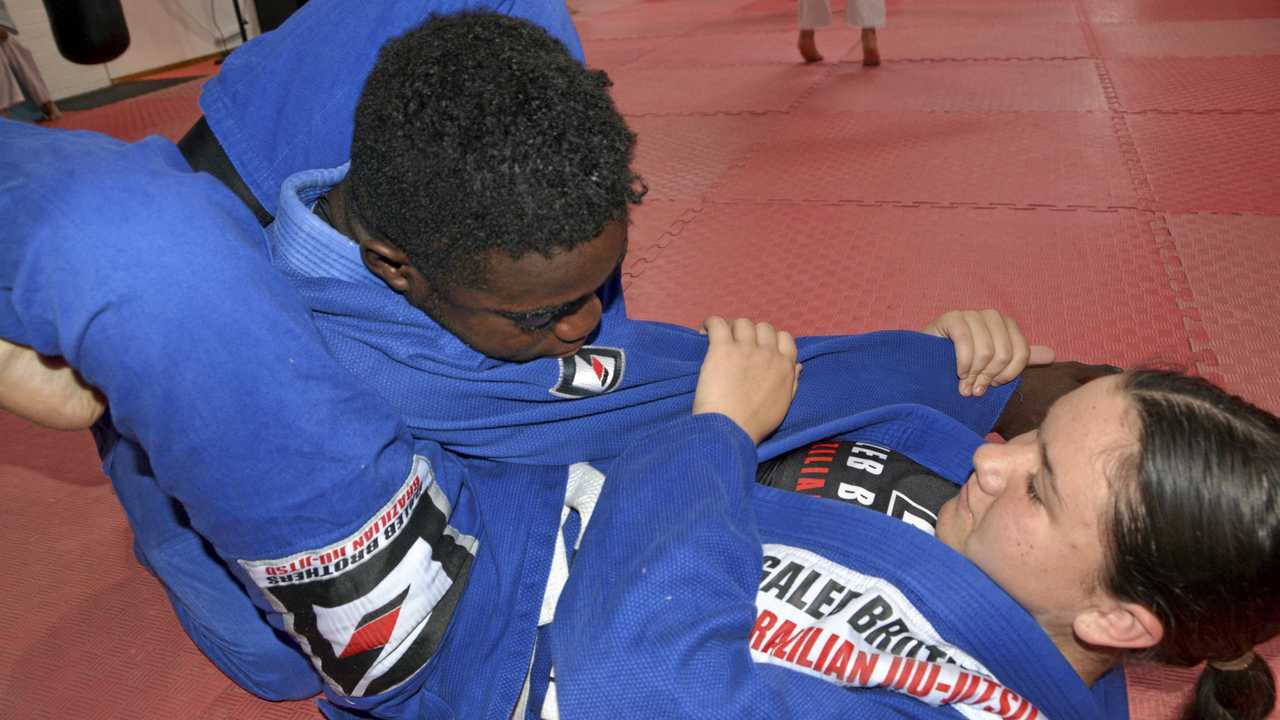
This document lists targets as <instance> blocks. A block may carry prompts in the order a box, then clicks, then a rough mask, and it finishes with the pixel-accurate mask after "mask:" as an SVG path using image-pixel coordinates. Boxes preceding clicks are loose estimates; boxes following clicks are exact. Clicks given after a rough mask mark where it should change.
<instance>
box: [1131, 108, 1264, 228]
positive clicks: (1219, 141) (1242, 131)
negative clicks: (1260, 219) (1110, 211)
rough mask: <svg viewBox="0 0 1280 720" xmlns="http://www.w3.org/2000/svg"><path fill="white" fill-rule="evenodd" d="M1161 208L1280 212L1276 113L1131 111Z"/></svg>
mask: <svg viewBox="0 0 1280 720" xmlns="http://www.w3.org/2000/svg"><path fill="white" fill-rule="evenodd" d="M1128 124H1129V129H1130V132H1131V133H1132V135H1133V141H1134V144H1135V145H1136V146H1137V149H1138V155H1139V156H1140V157H1141V159H1142V167H1143V169H1144V171H1145V172H1146V176H1147V180H1148V181H1149V182H1150V183H1151V187H1152V190H1153V192H1154V193H1155V202H1156V207H1157V209H1160V210H1170V211H1174V212H1187V211H1196V210H1205V211H1218V212H1253V213H1262V214H1270V215H1277V214H1280V133H1277V132H1276V130H1277V127H1278V125H1277V118H1276V116H1275V115H1252V114H1244V115H1190V114H1187V115H1155V114H1152V115H1130V116H1129V118H1128Z"/></svg>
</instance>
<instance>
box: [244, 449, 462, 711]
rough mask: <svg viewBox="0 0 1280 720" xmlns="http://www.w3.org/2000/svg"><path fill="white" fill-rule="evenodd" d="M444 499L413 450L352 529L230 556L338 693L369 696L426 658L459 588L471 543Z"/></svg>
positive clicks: (396, 681)
mask: <svg viewBox="0 0 1280 720" xmlns="http://www.w3.org/2000/svg"><path fill="white" fill-rule="evenodd" d="M451 513H452V507H451V505H450V503H449V498H448V497H447V496H445V494H444V493H443V492H442V491H441V490H440V488H439V486H438V485H436V483H435V478H434V476H433V474H432V469H431V464H430V462H428V461H427V460H426V458H423V457H415V458H414V464H413V469H412V471H411V472H410V473H409V478H408V479H407V480H406V481H405V483H404V485H402V486H401V487H400V489H399V490H398V491H397V492H396V494H395V495H394V496H393V497H392V498H391V500H390V501H389V502H387V504H386V505H384V506H383V507H382V508H381V509H380V510H379V511H378V512H377V513H375V514H374V515H373V516H372V517H371V518H369V519H368V521H366V522H365V523H364V525H363V526H362V527H361V528H360V529H359V530H358V531H356V532H355V533H353V534H352V535H350V536H348V537H346V538H344V539H342V540H340V541H338V542H336V543H332V544H330V545H327V546H325V547H321V548H317V549H314V550H309V551H305V552H301V553H297V554H294V555H291V556H289V557H284V558H277V559H273V560H257V561H248V560H242V561H240V565H241V567H243V568H244V569H245V571H246V572H247V573H248V574H249V577H250V578H252V580H253V582H254V583H255V584H257V586H258V587H259V588H261V589H262V591H263V593H264V594H265V595H266V598H267V600H268V601H269V602H270V603H271V605H272V607H274V608H275V609H276V610H277V611H279V612H280V613H281V615H282V616H283V618H284V621H285V625H286V627H287V628H288V630H289V632H290V634H291V635H293V637H294V639H295V640H297V641H298V643H299V644H300V645H301V646H302V648H303V650H304V651H305V652H307V653H308V654H309V655H310V656H311V661H312V663H313V664H314V665H315V666H316V669H317V670H319V671H320V674H321V675H322V676H323V677H324V678H325V680H326V682H328V683H329V685H330V686H331V687H333V688H334V689H335V690H337V691H338V692H341V693H342V694H344V695H349V696H353V697H363V696H366V695H375V694H378V693H381V692H385V691H387V690H391V689H393V688H395V687H397V686H398V685H400V684H401V683H403V682H405V681H406V680H408V679H409V678H410V677H412V676H413V674H414V673H416V672H417V671H418V669H419V668H421V667H422V666H423V665H425V664H426V662H427V661H428V660H429V659H430V658H431V655H432V654H433V653H434V652H435V649H436V647H437V645H439V643H440V639H441V638H442V637H443V636H444V632H445V629H446V628H447V627H448V624H449V620H450V618H451V617H452V616H453V611H454V609H455V608H456V607H457V604H458V599H459V598H460V597H461V596H462V591H463V589H464V588H465V587H466V580H467V575H468V573H469V572H470V570H471V563H472V561H473V560H474V559H475V552H476V547H477V545H478V541H477V539H476V538H474V537H472V536H470V535H466V534H463V533H461V532H459V531H458V530H457V529H456V528H454V527H453V526H451V525H450V524H449V517H450V514H451Z"/></svg>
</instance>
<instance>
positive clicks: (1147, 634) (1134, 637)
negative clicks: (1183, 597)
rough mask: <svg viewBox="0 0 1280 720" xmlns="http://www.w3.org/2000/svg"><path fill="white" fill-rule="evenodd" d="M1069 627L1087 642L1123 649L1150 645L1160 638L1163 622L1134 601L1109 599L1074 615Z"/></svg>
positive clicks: (1162, 632)
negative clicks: (1102, 603)
mask: <svg viewBox="0 0 1280 720" xmlns="http://www.w3.org/2000/svg"><path fill="white" fill-rule="evenodd" d="M1071 629H1072V630H1073V631H1074V632H1075V634H1076V637H1078V638H1079V639H1080V640H1081V641H1082V642H1084V643H1086V644H1088V645H1096V646H1099V647H1109V648H1117V649H1124V650H1141V649H1143V648H1149V647H1154V646H1156V645H1158V644H1159V643H1160V640H1162V639H1163V638H1164V623H1162V622H1160V618H1158V617H1156V615H1155V613H1153V612H1151V611H1150V610H1148V609H1147V608H1145V607H1143V606H1142V605H1139V604H1137V603H1131V602H1118V601H1113V602H1110V603H1108V604H1107V605H1106V606H1101V607H1099V606H1094V607H1093V608H1090V609H1089V610H1086V611H1085V612H1082V613H1080V614H1079V615H1077V616H1076V619H1075V621H1074V622H1072V624H1071Z"/></svg>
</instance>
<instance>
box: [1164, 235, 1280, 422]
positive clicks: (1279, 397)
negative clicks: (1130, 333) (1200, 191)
mask: <svg viewBox="0 0 1280 720" xmlns="http://www.w3.org/2000/svg"><path fill="white" fill-rule="evenodd" d="M1168 228H1169V232H1170V233H1171V236H1172V238H1173V242H1174V246H1175V247H1176V249H1177V253H1178V257H1179V258H1180V259H1181V267H1180V270H1181V273H1182V274H1183V276H1184V277H1185V283H1186V285H1187V287H1188V288H1189V289H1190V292H1191V296H1192V301H1191V304H1192V306H1193V307H1194V308H1195V310H1196V311H1197V317H1196V319H1197V320H1198V323H1197V324H1196V325H1197V327H1195V328H1194V330H1195V332H1193V334H1192V340H1193V345H1194V347H1195V348H1196V349H1197V350H1209V351H1211V352H1212V356H1213V358H1214V359H1215V360H1216V367H1215V368H1214V370H1215V372H1216V374H1217V375H1218V376H1219V377H1220V379H1221V380H1223V381H1224V382H1225V383H1226V385H1227V387H1228V388H1230V389H1231V390H1232V391H1234V392H1238V393H1240V394H1243V395H1244V396H1246V397H1249V398H1256V399H1258V400H1259V401H1260V402H1261V403H1262V404H1263V405H1264V406H1266V407H1267V408H1268V409H1269V410H1271V411H1272V412H1280V373H1278V372H1277V370H1278V369H1280V343H1277V342H1276V334H1277V332H1280V293H1277V292H1276V281H1277V278H1276V271H1277V269H1278V268H1280V217H1261V216H1256V215H1241V216H1232V215H1173V216H1170V217H1169V219H1168ZM1179 280H1180V281H1181V280H1182V278H1179Z"/></svg>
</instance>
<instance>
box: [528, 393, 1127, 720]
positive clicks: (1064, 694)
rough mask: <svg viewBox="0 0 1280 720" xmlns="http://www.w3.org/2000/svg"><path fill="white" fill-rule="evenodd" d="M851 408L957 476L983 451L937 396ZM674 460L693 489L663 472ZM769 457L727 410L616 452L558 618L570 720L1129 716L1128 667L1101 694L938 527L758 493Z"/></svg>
mask: <svg viewBox="0 0 1280 720" xmlns="http://www.w3.org/2000/svg"><path fill="white" fill-rule="evenodd" d="M849 420H850V426H849V430H850V432H849V433H848V436H849V437H857V438H858V439H859V440H864V441H869V442H874V443H877V444H882V445H884V446H886V447H892V448H894V449H897V450H898V451H899V452H903V453H905V454H907V455H909V456H911V457H912V458H913V459H914V460H916V461H917V462H919V463H921V464H923V465H925V466H926V467H929V468H930V469H932V470H934V471H935V472H938V473H940V474H942V475H944V476H946V477H947V478H948V479H950V480H952V481H953V482H957V483H959V482H961V481H962V480H963V478H964V477H965V475H967V473H968V470H969V465H970V463H969V458H971V457H972V454H973V451H974V449H975V448H976V447H977V445H978V444H979V443H980V439H979V438H978V437H977V436H976V435H975V434H973V433H972V432H971V431H970V430H969V429H968V428H965V427H963V426H961V425H960V424H958V423H956V422H955V421H953V420H951V419H950V418H947V417H945V416H942V415H941V414H939V413H937V412H935V411H933V410H930V409H928V408H924V407H920V406H914V405H897V406H891V407H886V408H881V409H878V410H874V411H870V412H866V413H862V414H861V415H860V416H859V417H857V418H850V419H849ZM673 464H674V465H675V466H678V467H679V468H680V474H679V477H678V478H677V479H676V480H677V481H676V482H670V483H656V482H654V481H653V478H654V477H660V476H661V474H662V473H666V472H670V470H669V468H671V467H672V466H673ZM755 468H756V456H755V453H754V452H753V448H752V446H751V442H750V440H749V439H748V438H747V437H746V435H745V434H744V433H742V431H741V430H739V429H738V428H737V427H736V426H734V425H732V424H731V423H730V422H728V421H727V419H725V418H723V417H719V416H699V417H690V418H687V419H685V420H682V421H679V422H676V423H670V424H667V425H665V426H663V427H661V428H660V429H658V430H656V431H654V432H653V433H651V434H650V435H649V436H648V437H645V438H642V439H639V440H637V441H636V443H635V444H634V445H633V446H632V447H631V449H630V450H628V451H627V452H625V453H624V454H623V455H622V456H621V457H619V458H618V459H617V460H616V461H615V463H614V464H613V470H612V473H611V476H610V479H609V482H608V483H606V485H605V486H604V490H603V492H602V493H601V495H600V498H599V502H598V504H597V505H596V507H595V511H594V515H593V519H592V521H591V525H590V526H589V527H588V528H587V530H586V536H585V537H584V540H583V543H582V548H581V550H579V551H578V553H577V555H576V557H575V558H574V567H573V572H572V574H571V575H570V576H569V581H568V584H567V585H566V587H565V590H564V593H563V594H562V595H561V597H560V601H559V605H558V606H557V610H556V622H555V623H554V624H553V625H552V627H551V638H552V654H553V657H554V662H555V674H556V694H557V696H558V708H559V716H560V717H564V718H575V719H576V718H617V717H664V718H666V717H671V718H676V717H697V718H707V719H713V718H725V719H732V720H740V719H741V718H805V719H807V720H813V719H816V718H828V717H829V718H845V719H848V718H885V717H910V718H925V717H951V718H954V717H957V714H962V715H964V716H966V717H971V718H972V717H988V718H998V717H1000V718H1009V719H1010V720H1014V719H1016V720H1034V718H1044V717H1049V718H1054V719H1055V720H1063V719H1065V718H1072V719H1079V720H1084V719H1086V718H1087V719H1096V720H1100V719H1102V718H1126V717H1127V716H1128V701H1127V697H1126V695H1125V688H1124V678H1123V672H1122V671H1120V670H1115V671H1113V672H1111V673H1109V674H1107V675H1106V676H1104V677H1103V678H1102V679H1101V680H1099V681H1098V682H1097V683H1095V684H1094V686H1093V687H1092V688H1089V687H1086V686H1085V685H1084V683H1083V682H1082V681H1081V680H1080V678H1079V676H1078V675H1076V673H1075V672H1074V670H1072V668H1071V666H1070V665H1069V664H1068V663H1067V661H1066V659H1065V658H1064V657H1063V656H1062V654H1061V653H1060V652H1058V650H1057V648H1056V647H1054V645H1053V643H1052V642H1051V641H1050V640H1049V638H1048V636H1046V635H1045V634H1044V632H1043V631H1042V630H1041V629H1040V627H1039V625H1037V624H1036V622H1035V620H1034V619H1033V618H1032V617H1031V616H1030V615H1029V614H1027V612H1026V611H1025V610H1023V609H1022V608H1021V607H1020V606H1019V605H1018V604H1017V603H1016V602H1015V601H1014V600H1013V599H1012V598H1010V597H1009V596H1008V595H1007V594H1005V592H1004V591H1003V590H1001V589H1000V588H999V587H998V586H997V585H995V583H993V582H992V581H991V579H990V578H988V577H987V576H986V575H985V574H983V573H982V572H981V571H980V570H979V569H978V568H977V567H976V566H975V565H973V564H972V563H970V562H969V561H968V560H966V559H965V558H964V557H962V556H961V555H959V554H958V553H956V552H954V551H952V550H951V549H950V548H948V547H947V546H945V545H943V544H942V543H941V542H939V541H938V540H936V539H935V538H934V537H932V536H931V535H929V534H927V533H925V532H922V531H920V530H918V529H916V528H914V527H912V526H910V525H908V524H906V523H903V522H901V521H900V520H897V519H895V518H892V517H889V516H886V515H882V514H879V513H877V512H874V511H870V510H867V509H864V508H861V507H857V506H853V505H846V504H843V503H837V502H830V501H825V500H820V499H815V498H810V497H805V496H803V495H798V494H794V493H787V492H784V491H781V490H776V489H773V488H768V487H763V486H759V485H756V484H755V474H756V473H755ZM957 468H963V470H961V471H960V472H957V471H956V469H957ZM762 566H763V568H764V574H763V577H762V573H761V569H762ZM788 571H790V573H791V574H790V575H789V579H787V580H785V581H783V580H781V579H779V580H778V581H776V582H773V583H770V582H768V580H769V578H770V577H771V573H775V572H776V573H778V574H779V575H778V576H779V577H781V575H782V574H784V573H786V572H788ZM891 643H892V645H891ZM908 659H909V660H908ZM959 708H964V712H963V713H960V712H959Z"/></svg>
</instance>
